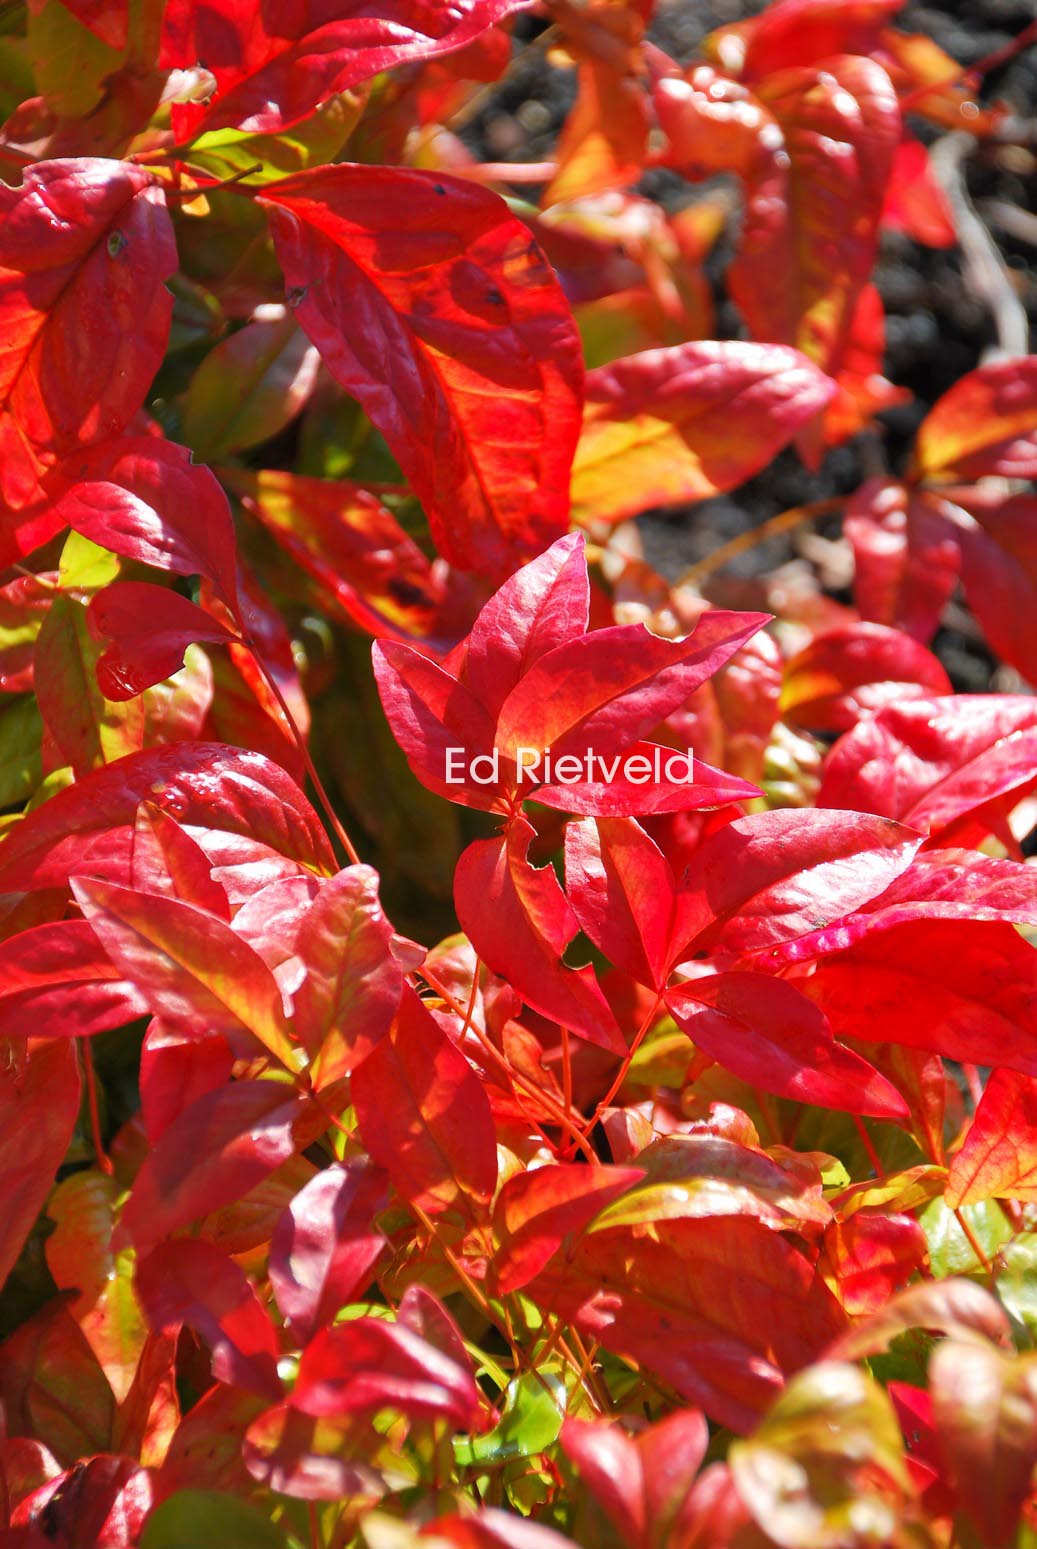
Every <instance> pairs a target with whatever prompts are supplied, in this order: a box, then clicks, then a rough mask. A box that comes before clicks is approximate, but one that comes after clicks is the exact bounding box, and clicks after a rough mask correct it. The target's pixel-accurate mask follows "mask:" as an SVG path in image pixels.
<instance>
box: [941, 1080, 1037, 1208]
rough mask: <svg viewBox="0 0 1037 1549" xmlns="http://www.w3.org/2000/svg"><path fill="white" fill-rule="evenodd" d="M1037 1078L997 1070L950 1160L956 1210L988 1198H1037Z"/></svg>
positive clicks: (949, 1196) (950, 1193)
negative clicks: (960, 1145) (1036, 1147)
mask: <svg viewBox="0 0 1037 1549" xmlns="http://www.w3.org/2000/svg"><path fill="white" fill-rule="evenodd" d="M1035 1136H1037V1080H1034V1078H1033V1076H1021V1075H1019V1074H1018V1073H1017V1072H1016V1071H1014V1070H995V1071H993V1072H992V1073H991V1076H990V1079H989V1081H988V1082H987V1084H986V1087H985V1089H984V1091H983V1096H982V1098H981V1099H980V1103H979V1106H978V1108H977V1109H976V1113H975V1117H974V1118H973V1120H972V1123H971V1125H970V1126H969V1129H968V1133H967V1134H966V1136H965V1140H964V1143H963V1144H962V1147H961V1149H960V1150H959V1151H957V1152H956V1153H955V1155H954V1157H953V1159H952V1161H951V1165H950V1171H949V1173H948V1175H947V1188H946V1191H945V1196H944V1197H945V1199H946V1201H947V1204H948V1205H949V1206H950V1208H951V1209H952V1210H954V1209H957V1208H958V1206H960V1205H973V1204H976V1203H977V1202H978V1201H979V1200H984V1199H998V1198H1000V1199H1006V1198H1007V1199H1017V1200H1031V1201H1033V1200H1037V1150H1035V1143H1034V1142H1035Z"/></svg>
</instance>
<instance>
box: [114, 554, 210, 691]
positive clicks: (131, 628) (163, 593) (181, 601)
mask: <svg viewBox="0 0 1037 1549" xmlns="http://www.w3.org/2000/svg"><path fill="white" fill-rule="evenodd" d="M87 612H88V618H89V621H90V629H91V632H92V633H93V635H94V637H95V638H96V639H99V640H101V641H102V642H103V643H104V645H105V647H106V649H105V652H104V655H103V656H102V657H101V659H100V661H99V662H98V663H97V682H98V684H99V685H100V688H101V692H102V693H103V694H104V695H105V697H106V698H107V699H112V700H116V701H118V700H125V699H135V698H136V696H137V695H138V694H143V692H144V690H145V689H147V688H152V687H153V686H154V684H156V683H161V682H163V681H164V679H166V678H171V677H172V676H173V674H174V673H175V672H179V670H180V668H181V667H182V666H183V665H184V655H185V653H186V651H187V648H188V646H189V645H194V644H195V643H196V642H201V641H207V642H210V643H212V644H215V645H226V644H227V643H228V642H229V641H231V640H234V639H236V638H237V637H236V636H235V635H233V634H232V633H231V632H230V630H229V629H224V627H223V625H222V624H218V623H217V622H216V620H215V619H214V618H213V617H212V615H211V614H209V613H205V612H204V611H203V610H202V609H201V608H199V607H198V606H197V604H196V603H193V602H189V601H188V599H187V598H186V597H181V596H180V595H179V593H178V592H171V591H170V590H169V589H168V587H165V586H152V585H151V584H150V583H149V582H147V581H115V582H113V583H112V585H111V586H106V587H105V588H104V590H103V591H100V592H98V593H97V595H96V596H95V597H94V598H93V599H92V601H91V603H90V607H89V609H88V610H87Z"/></svg>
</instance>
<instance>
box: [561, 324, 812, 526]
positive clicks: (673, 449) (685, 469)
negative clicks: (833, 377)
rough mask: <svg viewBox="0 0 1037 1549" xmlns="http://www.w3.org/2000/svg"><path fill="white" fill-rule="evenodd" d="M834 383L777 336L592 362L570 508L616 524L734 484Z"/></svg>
mask: <svg viewBox="0 0 1037 1549" xmlns="http://www.w3.org/2000/svg"><path fill="white" fill-rule="evenodd" d="M833 391H834V388H833V385H832V383H831V382H830V381H829V379H828V378H827V377H826V376H825V375H824V373H823V372H822V371H819V370H818V368H817V367H816V366H815V365H813V364H812V363H811V362H810V361H809V360H807V359H806V358H805V356H804V355H802V354H800V352H799V350H794V349H786V348H785V347H784V346H783V345H780V344H743V343H738V342H736V341H726V342H721V343H716V344H713V343H708V344H704V343H698V342H695V343H690V344H679V345H674V346H673V347H672V348H670V349H660V350H646V351H644V352H643V353H642V354H640V355H630V356H627V357H626V358H625V359H623V360H617V361H614V362H613V363H612V365H609V366H599V367H598V369H597V370H596V371H592V372H590V374H589V375H588V377H587V406H586V409H585V411H584V419H583V430H582V432H581V435H580V443H579V446H578V448H577V452H576V461H575V464H574V466H573V487H572V498H573V507H574V515H575V517H576V519H577V520H578V521H584V522H590V521H600V520H602V519H604V520H607V521H616V522H618V521H621V520H622V519H623V518H625V517H628V516H633V515H636V514H637V512H639V511H643V510H645V508H646V507H648V506H657V505H675V504H678V503H682V502H686V501H689V500H702V499H703V498H705V497H707V496H709V495H716V494H719V493H721V492H722V491H724V490H728V489H732V488H734V486H735V485H737V484H741V483H743V482H744V481H745V480H746V479H748V478H751V477H752V475H753V474H754V473H758V472H759V470H760V469H761V468H762V467H764V466H765V465H766V464H767V463H768V462H770V460H771V458H772V457H774V456H775V455H776V454H777V453H778V452H780V450H781V448H782V447H783V446H785V445H786V444H787V443H788V442H789V441H791V440H792V438H793V437H794V436H795V434H796V432H797V431H798V430H799V429H800V427H801V426H803V425H805V424H806V423H807V422H808V421H810V420H811V419H813V418H814V417H815V416H816V415H817V414H818V413H820V411H821V410H822V409H823V408H824V407H825V405H826V404H827V403H828V401H829V400H830V398H831V396H832V393H833Z"/></svg>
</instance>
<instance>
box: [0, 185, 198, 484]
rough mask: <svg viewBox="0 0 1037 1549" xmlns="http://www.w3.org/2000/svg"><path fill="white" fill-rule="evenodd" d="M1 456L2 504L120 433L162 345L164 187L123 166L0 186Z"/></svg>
mask: <svg viewBox="0 0 1037 1549" xmlns="http://www.w3.org/2000/svg"><path fill="white" fill-rule="evenodd" d="M0 227H2V232H3V235H2V236H0V326H2V328H3V333H4V340H5V344H4V357H3V364H2V367H0V451H2V459H0V460H2V462H3V482H2V493H3V498H4V500H5V501H6V502H7V503H8V504H9V505H11V506H13V507H14V508H15V509H18V508H20V507H22V506H24V505H26V504H27V503H28V501H29V500H31V499H32V498H34V496H35V493H36V489H37V479H38V475H39V472H40V470H41V469H42V468H43V467H44V466H49V465H52V464H53V463H54V462H55V461H56V460H57V459H58V458H61V457H63V456H65V455H66V454H67V453H70V452H73V451H75V450H76V449H77V448H79V447H83V446H88V445H90V443H91V442H94V441H100V440H103V439H105V438H106V437H108V436H113V435H118V434H119V432H120V431H122V430H124V429H125V428H126V426H127V425H128V424H129V423H130V421H131V420H132V418H133V416H134V415H135V414H136V413H137V410H138V409H139V408H140V406H141V403H142V402H143V399H144V394H145V393H146V391H147V389H148V387H149V386H150V384H151V379H152V377H153V376H154V374H155V372H156V370H157V369H158V367H159V365H160V363H161V361H162V357H163V354H164V353H165V348H166V339H167V336H168V333H169V319H170V315H171V312H172V307H173V299H172V297H171V296H170V294H169V292H168V291H167V290H166V287H165V284H164V282H165V281H166V280H167V279H169V277H170V275H172V274H173V272H174V271H175V269H176V266H177V256H176V247H175V244H174V241H173V229H172V225H171V224H170V220H169V216H168V214H167V212H166V208H165V201H164V197H163V194H162V189H161V186H160V184H159V183H157V182H156V181H155V179H154V178H153V177H152V175H151V174H150V173H149V172H146V171H144V170H143V168H140V167H133V166H129V165H128V164H127V163H125V162H115V161H100V160H95V159H93V158H91V157H83V158H80V159H77V160H68V161H50V162H38V163H37V164H36V165H35V166H30V167H28V168H26V171H25V175H24V179H23V181H22V184H21V186H20V187H19V188H10V187H7V186H0Z"/></svg>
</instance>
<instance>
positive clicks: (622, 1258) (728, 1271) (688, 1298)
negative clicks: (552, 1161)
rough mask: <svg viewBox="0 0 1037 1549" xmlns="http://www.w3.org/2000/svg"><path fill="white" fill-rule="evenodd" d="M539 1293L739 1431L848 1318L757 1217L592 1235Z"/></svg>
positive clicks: (542, 1281)
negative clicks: (635, 1234)
mask: <svg viewBox="0 0 1037 1549" xmlns="http://www.w3.org/2000/svg"><path fill="white" fill-rule="evenodd" d="M635 1241H636V1248H635ZM530 1294H531V1295H533V1296H535V1297H536V1299H537V1301H538V1302H539V1303H540V1304H541V1305H544V1304H545V1300H546V1298H547V1297H551V1298H552V1306H553V1310H554V1311H555V1313H556V1314H557V1315H560V1316H562V1317H568V1318H572V1319H573V1320H574V1321H575V1322H576V1323H577V1326H578V1327H579V1328H580V1330H581V1331H582V1332H583V1333H584V1335H585V1336H588V1337H590V1338H593V1339H598V1340H600V1341H601V1343H602V1344H603V1345H604V1346H605V1348H606V1349H607V1350H611V1351H613V1352H614V1353H615V1354H617V1355H621V1356H623V1357H624V1358H625V1359H629V1360H633V1361H636V1362H637V1364H638V1366H643V1367H645V1368H646V1369H647V1370H648V1371H650V1372H654V1373H655V1374H656V1375H657V1376H659V1377H661V1378H662V1380H663V1381H664V1382H666V1383H667V1384H668V1385H669V1386H671V1387H673V1388H675V1389H676V1391H677V1392H678V1393H679V1394H680V1395H681V1396H682V1397H683V1398H684V1399H686V1400H687V1401H688V1402H689V1403H692V1404H696V1405H700V1406H701V1407H702V1408H703V1409H704V1410H705V1411H706V1413H707V1414H708V1415H710V1417H711V1418H714V1419H716V1420H718V1421H719V1422H720V1424H722V1425H727V1426H729V1427H730V1428H731V1429H733V1430H736V1431H739V1432H744V1431H747V1430H751V1429H752V1428H753V1427H754V1426H755V1425H756V1423H757V1422H758V1420H759V1417H760V1415H761V1413H762V1412H763V1411H764V1410H765V1409H766V1408H767V1407H768V1406H769V1405H770V1403H771V1402H773V1400H774V1398H775V1397H776V1396H777V1394H778V1393H779V1392H780V1391H781V1388H782V1385H783V1382H784V1377H785V1376H787V1375H789V1374H790V1373H792V1372H793V1371H796V1370H798V1369H799V1367H801V1366H804V1365H806V1364H807V1363H808V1362H810V1361H812V1360H816V1359H817V1357H818V1355H819V1354H820V1353H821V1351H822V1349H823V1348H824V1346H825V1345H826V1344H827V1343H828V1341H829V1340H830V1339H831V1338H833V1337H834V1336H835V1334H836V1333H838V1332H839V1331H840V1330H841V1328H842V1327H843V1325H844V1322H845V1314H843V1312H842V1311H841V1309H840V1308H839V1306H838V1304H837V1303H836V1301H835V1299H834V1297H832V1295H831V1293H830V1292H829V1291H828V1290H827V1288H826V1287H825V1286H824V1284H823V1282H822V1281H821V1280H820V1278H819V1277H818V1275H817V1270H816V1266H815V1265H814V1264H813V1263H812V1262H811V1261H810V1260H809V1259H808V1258H806V1257H805V1256H804V1255H803V1254H802V1253H799V1252H797V1251H796V1249H794V1248H793V1247H791V1246H790V1244H789V1243H788V1242H787V1241H786V1240H785V1239H784V1238H783V1237H782V1236H781V1234H780V1233H778V1232H775V1231H772V1230H771V1229H770V1228H769V1227H767V1226H765V1225H763V1224H762V1223H761V1222H759V1221H756V1220H755V1219H753V1218H752V1217H751V1216H723V1217H716V1218H706V1219H701V1220H677V1221H664V1222H658V1223H657V1224H656V1226H655V1229H654V1233H653V1235H652V1236H648V1235H644V1236H639V1237H638V1238H637V1239H636V1240H635V1239H632V1238H631V1235H630V1230H629V1228H615V1229H613V1230H611V1231H598V1232H595V1233H593V1234H592V1235H590V1236H584V1237H583V1238H581V1239H580V1240H579V1241H578V1243H577V1244H576V1246H575V1249H574V1252H573V1254H572V1256H571V1257H570V1258H569V1259H568V1260H567V1261H566V1264H565V1267H564V1272H562V1271H561V1270H559V1272H558V1273H554V1272H553V1268H552V1266H548V1269H547V1270H546V1271H545V1272H543V1273H542V1274H541V1276H540V1277H539V1279H538V1280H537V1281H535V1282H534V1284H533V1288H532V1290H531V1292H530Z"/></svg>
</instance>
